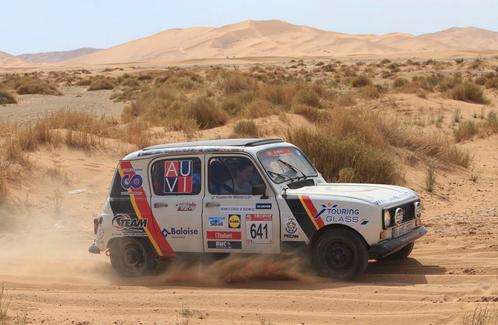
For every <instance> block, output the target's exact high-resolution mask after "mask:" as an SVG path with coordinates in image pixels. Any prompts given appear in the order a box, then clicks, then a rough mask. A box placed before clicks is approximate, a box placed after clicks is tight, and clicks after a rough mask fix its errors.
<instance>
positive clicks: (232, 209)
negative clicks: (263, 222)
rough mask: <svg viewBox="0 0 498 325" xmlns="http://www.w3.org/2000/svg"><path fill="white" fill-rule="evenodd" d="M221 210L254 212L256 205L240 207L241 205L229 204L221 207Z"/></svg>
mask: <svg viewBox="0 0 498 325" xmlns="http://www.w3.org/2000/svg"><path fill="white" fill-rule="evenodd" d="M220 210H221V212H252V211H255V209H254V207H240V206H227V207H221V208H220Z"/></svg>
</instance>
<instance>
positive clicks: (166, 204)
mask: <svg viewBox="0 0 498 325" xmlns="http://www.w3.org/2000/svg"><path fill="white" fill-rule="evenodd" d="M167 207H168V203H158V202H156V203H154V208H156V209H157V208H167Z"/></svg>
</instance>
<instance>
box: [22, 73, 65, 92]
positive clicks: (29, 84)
mask: <svg viewBox="0 0 498 325" xmlns="http://www.w3.org/2000/svg"><path fill="white" fill-rule="evenodd" d="M14 88H15V90H16V92H17V93H18V94H19V95H27V94H39V95H54V96H60V95H62V93H61V92H60V91H59V90H58V89H57V88H56V87H55V86H53V85H51V84H49V83H48V82H47V81H45V80H42V79H39V78H37V77H22V78H19V79H17V80H15V83H14Z"/></svg>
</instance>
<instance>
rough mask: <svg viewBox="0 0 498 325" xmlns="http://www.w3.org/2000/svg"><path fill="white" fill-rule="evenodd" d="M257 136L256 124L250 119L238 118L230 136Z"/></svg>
mask: <svg viewBox="0 0 498 325" xmlns="http://www.w3.org/2000/svg"><path fill="white" fill-rule="evenodd" d="M258 136H259V130H258V126H257V125H256V123H254V121H251V120H240V121H238V122H237V124H235V126H234V127H233V134H232V137H253V138H257V137H258Z"/></svg>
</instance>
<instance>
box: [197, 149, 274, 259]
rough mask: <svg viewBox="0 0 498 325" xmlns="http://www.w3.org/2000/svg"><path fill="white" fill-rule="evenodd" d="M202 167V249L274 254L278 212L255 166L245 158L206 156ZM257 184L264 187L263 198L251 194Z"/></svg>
mask: <svg viewBox="0 0 498 325" xmlns="http://www.w3.org/2000/svg"><path fill="white" fill-rule="evenodd" d="M205 166H206V168H205V169H206V173H205V180H204V183H205V184H206V186H205V188H206V194H205V197H204V205H203V216H202V222H203V229H204V247H205V250H206V251H207V252H227V253H228V252H231V253H242V252H243V253H278V252H279V251H280V219H279V209H278V206H277V202H276V199H275V194H274V192H273V191H272V189H271V188H270V186H269V184H268V183H267V182H266V179H264V178H263V177H262V173H261V170H260V168H259V167H258V165H257V164H255V163H254V161H253V160H252V158H251V157H250V156H248V155H243V154H208V155H206V157H205ZM261 185H264V186H265V187H266V195H261V194H258V195H253V194H252V193H253V192H252V189H253V187H258V186H259V187H260V186H261Z"/></svg>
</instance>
